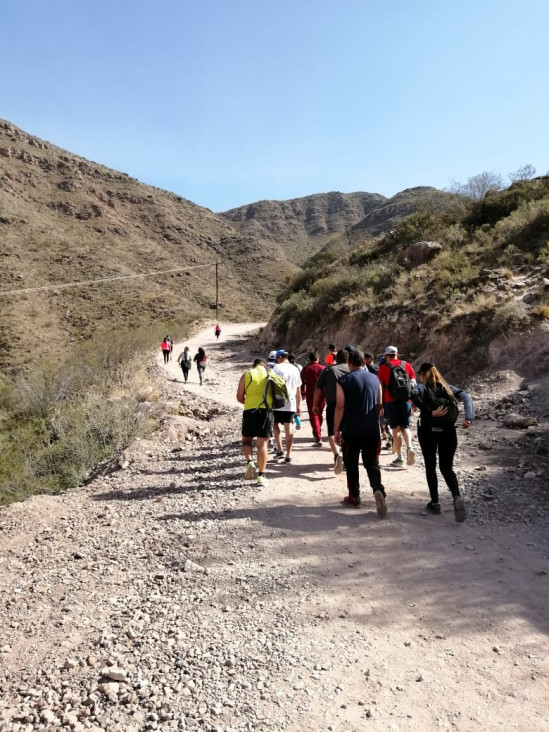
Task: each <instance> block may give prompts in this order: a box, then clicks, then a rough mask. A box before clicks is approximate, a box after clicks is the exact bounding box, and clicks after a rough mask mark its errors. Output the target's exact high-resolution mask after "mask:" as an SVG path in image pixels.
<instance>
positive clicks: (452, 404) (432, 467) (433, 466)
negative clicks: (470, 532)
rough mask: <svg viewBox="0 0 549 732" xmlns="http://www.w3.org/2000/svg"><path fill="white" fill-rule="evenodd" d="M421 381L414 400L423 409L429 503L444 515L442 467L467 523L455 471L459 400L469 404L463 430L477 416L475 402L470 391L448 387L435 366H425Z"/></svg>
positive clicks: (420, 422)
mask: <svg viewBox="0 0 549 732" xmlns="http://www.w3.org/2000/svg"><path fill="white" fill-rule="evenodd" d="M418 379H419V381H420V382H421V383H420V384H418V386H417V388H416V389H415V390H414V391H413V392H412V401H413V402H414V404H415V405H416V406H417V407H419V410H420V417H419V420H418V429H417V436H418V441H419V444H420V447H421V452H422V453H423V459H424V461H425V473H426V476H427V485H428V486H429V493H430V495H431V500H430V501H429V503H428V504H427V511H428V512H429V513H432V514H435V515H437V516H438V515H440V513H441V509H440V503H439V498H438V477H437V452H438V464H439V468H440V472H441V474H442V477H443V478H444V480H445V481H446V485H447V486H448V488H449V489H450V492H451V494H452V497H453V499H454V512H455V518H456V521H459V522H461V521H465V518H466V515H467V514H466V512H465V501H464V500H463V497H462V495H461V493H460V491H459V485H458V480H457V477H456V474H455V472H454V455H455V452H456V449H457V434H456V420H457V417H458V412H459V410H458V407H457V400H458V399H459V400H460V401H462V402H463V403H464V405H465V420H464V421H463V423H462V427H463V428H464V429H467V428H468V427H470V425H471V422H472V421H473V419H474V417H475V413H474V408H473V401H472V399H471V397H470V396H469V394H467V392H465V391H463V389H458V388H457V387H455V386H451V385H450V384H448V383H447V382H446V381H445V380H444V378H443V377H442V374H441V373H440V371H439V370H438V369H437V367H436V366H435V365H434V364H433V363H429V362H426V363H423V364H421V366H420V368H419V371H418Z"/></svg>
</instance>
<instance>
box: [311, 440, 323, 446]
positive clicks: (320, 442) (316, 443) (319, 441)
mask: <svg viewBox="0 0 549 732" xmlns="http://www.w3.org/2000/svg"><path fill="white" fill-rule="evenodd" d="M313 447H322V440H317V441H316V442H313Z"/></svg>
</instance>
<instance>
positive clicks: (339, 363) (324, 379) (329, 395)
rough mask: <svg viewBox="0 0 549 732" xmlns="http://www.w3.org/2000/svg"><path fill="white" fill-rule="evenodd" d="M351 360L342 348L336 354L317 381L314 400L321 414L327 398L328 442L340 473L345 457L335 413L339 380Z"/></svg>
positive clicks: (315, 409) (315, 411) (316, 409)
mask: <svg viewBox="0 0 549 732" xmlns="http://www.w3.org/2000/svg"><path fill="white" fill-rule="evenodd" d="M348 360H349V354H348V352H347V351H346V350H345V349H344V348H342V349H341V350H339V351H338V352H337V354H336V362H335V364H334V365H333V366H327V367H326V368H325V369H324V371H322V372H321V374H320V376H319V377H318V381H317V382H316V386H315V391H314V401H313V412H314V413H315V414H317V415H319V416H320V414H321V413H322V403H323V400H324V399H325V400H326V427H327V430H328V442H329V443H330V447H331V449H332V452H333V454H334V472H335V474H336V475H339V474H340V473H341V472H342V471H343V458H342V456H341V450H340V449H339V446H338V445H337V443H336V441H335V437H334V414H335V408H336V398H337V391H336V386H337V380H338V379H339V378H340V377H341V376H343V375H344V374H348V373H349V367H348V366H347V361H348Z"/></svg>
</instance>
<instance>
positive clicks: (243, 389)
mask: <svg viewBox="0 0 549 732" xmlns="http://www.w3.org/2000/svg"><path fill="white" fill-rule="evenodd" d="M267 377H268V372H267V369H266V368H265V361H263V360H262V359H260V358H256V360H255V361H254V365H253V367H252V368H251V369H249V370H248V371H245V372H244V373H243V374H242V376H241V377H240V381H239V382H238V389H237V391H236V399H237V401H238V402H240V404H243V405H244V412H243V414H242V452H243V453H244V457H245V458H246V472H245V474H244V478H245V479H246V480H252V479H253V478H254V477H255V473H256V470H257V484H258V485H266V484H267V479H266V478H265V468H266V467H267V441H268V439H269V437H272V435H273V418H274V417H273V410H272V401H271V399H272V398H271V396H270V395H266V396H265V398H264V395H265V385H266V383H267ZM254 437H255V438H256V445H257V468H256V465H255V463H254V461H253V454H254V447H253V439H254Z"/></svg>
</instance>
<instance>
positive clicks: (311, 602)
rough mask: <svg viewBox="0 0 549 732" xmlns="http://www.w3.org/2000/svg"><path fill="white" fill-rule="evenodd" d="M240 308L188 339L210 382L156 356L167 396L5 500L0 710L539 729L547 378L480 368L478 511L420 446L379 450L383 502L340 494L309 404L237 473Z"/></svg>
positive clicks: (350, 725) (23, 722)
mask: <svg viewBox="0 0 549 732" xmlns="http://www.w3.org/2000/svg"><path fill="white" fill-rule="evenodd" d="M250 330H251V327H249V326H231V327H229V326H227V327H224V328H223V333H222V337H221V340H220V341H219V343H217V342H216V341H215V339H214V337H213V328H212V329H208V331H205V332H203V333H200V334H198V335H197V337H196V338H193V339H192V340H191V341H190V342H189V345H190V346H191V347H192V349H193V352H194V349H195V347H197V346H198V345H203V346H204V347H205V348H206V351H207V352H208V355H209V359H208V366H207V369H206V382H205V384H204V386H200V385H199V384H198V378H197V375H196V371H193V372H192V374H191V380H190V382H189V383H188V384H186V385H184V384H183V383H182V376H181V373H180V371H179V367H178V366H177V364H176V363H175V361H172V362H171V363H170V364H168V365H167V366H164V365H162V364H161V363H160V359H159V362H158V366H157V369H158V381H159V384H161V386H162V390H163V393H164V400H165V406H166V418H165V420H164V422H163V425H162V427H161V429H160V430H159V432H158V433H157V434H156V435H155V437H154V438H153V439H151V440H147V441H138V442H136V443H135V444H134V445H132V446H131V448H129V449H128V450H127V451H126V452H125V454H124V455H123V456H121V461H120V462H121V465H122V466H123V467H122V468H121V469H120V470H118V471H117V472H115V473H113V474H111V475H109V476H106V477H100V478H97V479H95V480H94V481H93V482H92V483H90V484H89V485H87V486H85V487H83V488H81V489H79V490H76V491H73V492H71V493H68V494H65V495H61V496H57V497H39V498H34V499H32V500H30V501H27V502H26V503H24V504H20V505H16V506H12V507H10V508H8V509H2V510H1V511H0V536H1V548H0V563H1V570H2V571H1V574H0V595H1V605H2V608H3V610H2V624H1V630H0V636H1V637H0V730H2V732H15V730H17V731H18V732H19V731H22V730H24V731H25V732H30V731H31V730H37V729H48V730H49V729H56V728H60V729H72V730H77V731H79V730H113V731H115V730H117V731H119V732H122V731H123V732H128V731H129V732H131V731H132V730H133V731H138V730H149V729H150V730H154V729H162V730H177V729H193V728H194V729H205V730H223V731H225V732H228V731H229V730H239V729H247V730H252V729H256V730H301V731H302V730H314V731H315V732H316V731H317V730H349V731H350V730H353V731H354V730H363V729H372V730H387V729H393V730H412V731H419V730H422V731H423V730H435V729H454V730H477V729H483V730H500V729H517V730H524V731H527V732H530V731H531V730H532V731H533V730H540V731H541V730H546V729H547V728H548V726H549V715H548V711H547V704H546V700H547V698H548V696H549V677H548V674H549V655H548V654H549V643H548V641H547V638H548V635H547V634H548V631H549V610H548V603H547V599H548V596H549V588H548V581H549V547H548V543H547V537H548V533H547V528H548V522H549V507H548V504H547V492H546V487H547V482H546V481H547V451H546V443H545V442H544V439H545V438H544V434H546V433H544V428H545V427H546V420H547V417H548V414H547V412H546V411H545V412H544V410H546V409H547V406H543V401H542V399H543V398H542V394H543V392H542V390H541V385H538V384H531V385H530V387H529V388H528V389H526V388H525V385H524V383H523V380H522V379H521V378H519V377H518V376H517V375H516V374H515V373H514V372H512V371H504V370H499V371H498V372H497V373H494V374H491V375H490V376H487V377H485V378H484V379H481V378H477V379H476V380H475V382H474V383H473V384H472V385H471V389H470V390H471V392H472V393H473V396H474V398H475V402H476V406H477V412H478V414H479V417H480V418H479V419H478V420H477V421H476V422H475V423H474V425H473V427H472V428H471V429H470V430H468V431H463V430H460V434H459V442H460V446H459V449H458V459H457V472H458V477H459V479H460V482H461V484H462V486H463V488H464V491H465V494H466V495H467V499H468V507H469V518H468V521H467V522H466V523H465V524H456V523H455V521H454V519H453V512H452V510H451V505H450V501H449V499H448V497H447V496H446V495H445V494H444V492H443V497H444V502H443V514H442V516H438V517H437V516H427V515H425V512H424V510H423V509H424V505H425V503H426V501H427V490H426V485H425V479H424V472H423V466H422V461H421V457H420V456H419V458H418V461H417V465H416V466H414V467H412V468H408V469H404V470H402V469H394V468H391V467H390V466H389V463H390V461H391V459H392V458H391V455H389V453H387V452H385V451H384V452H383V453H382V455H381V464H382V468H383V480H384V484H385V485H386V488H387V492H388V506H389V514H388V517H387V519H385V520H383V521H381V520H379V519H378V517H377V515H376V513H375V510H374V505H373V501H372V500H369V499H368V489H367V486H366V478H365V475H364V474H362V476H361V479H362V480H363V481H364V482H363V495H364V498H365V500H364V501H363V504H362V505H363V507H362V508H361V509H359V510H355V509H345V508H343V507H342V505H341V504H340V502H339V501H340V499H341V497H342V496H343V495H344V493H345V492H346V491H345V476H344V475H342V476H334V474H333V471H332V459H331V455H330V453H329V450H328V449H327V448H325V447H324V448H322V449H321V450H318V449H315V448H313V447H312V439H311V434H310V430H309V425H308V422H307V421H305V422H304V424H303V427H302V429H301V431H300V432H298V433H297V434H296V446H295V450H294V459H293V462H292V464H290V465H285V464H282V465H281V464H277V463H274V462H273V461H271V462H270V463H269V466H268V477H269V483H268V486H266V487H264V488H261V489H260V490H259V489H257V488H256V487H255V485H253V484H250V483H246V482H245V481H243V479H242V477H243V461H242V456H241V454H240V446H239V442H240V439H239V433H240V407H238V405H237V404H236V402H235V400H234V395H235V391H236V385H237V381H238V378H239V376H240V374H241V372H242V370H243V368H244V366H247V365H249V363H250V358H251V357H252V356H253V355H255V354H254V350H255V347H254V346H253V343H252V345H251V346H250V343H249V342H248V341H247V333H248V332H249V331H250ZM183 345H184V344H178V348H177V349H176V351H177V352H178V351H179V350H180V348H179V346H181V347H182V346H183ZM176 355H177V353H176ZM540 405H541V406H540ZM511 413H516V414H520V415H522V416H526V417H529V416H530V417H534V418H535V419H536V420H537V422H534V424H533V425H532V426H531V427H530V428H524V429H516V428H515V429H511V428H507V427H505V426H504V418H505V417H506V415H507V418H508V415H509V414H511ZM544 415H545V416H544ZM544 420H545V422H544ZM508 421H509V419H508ZM544 451H545V452H544Z"/></svg>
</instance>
